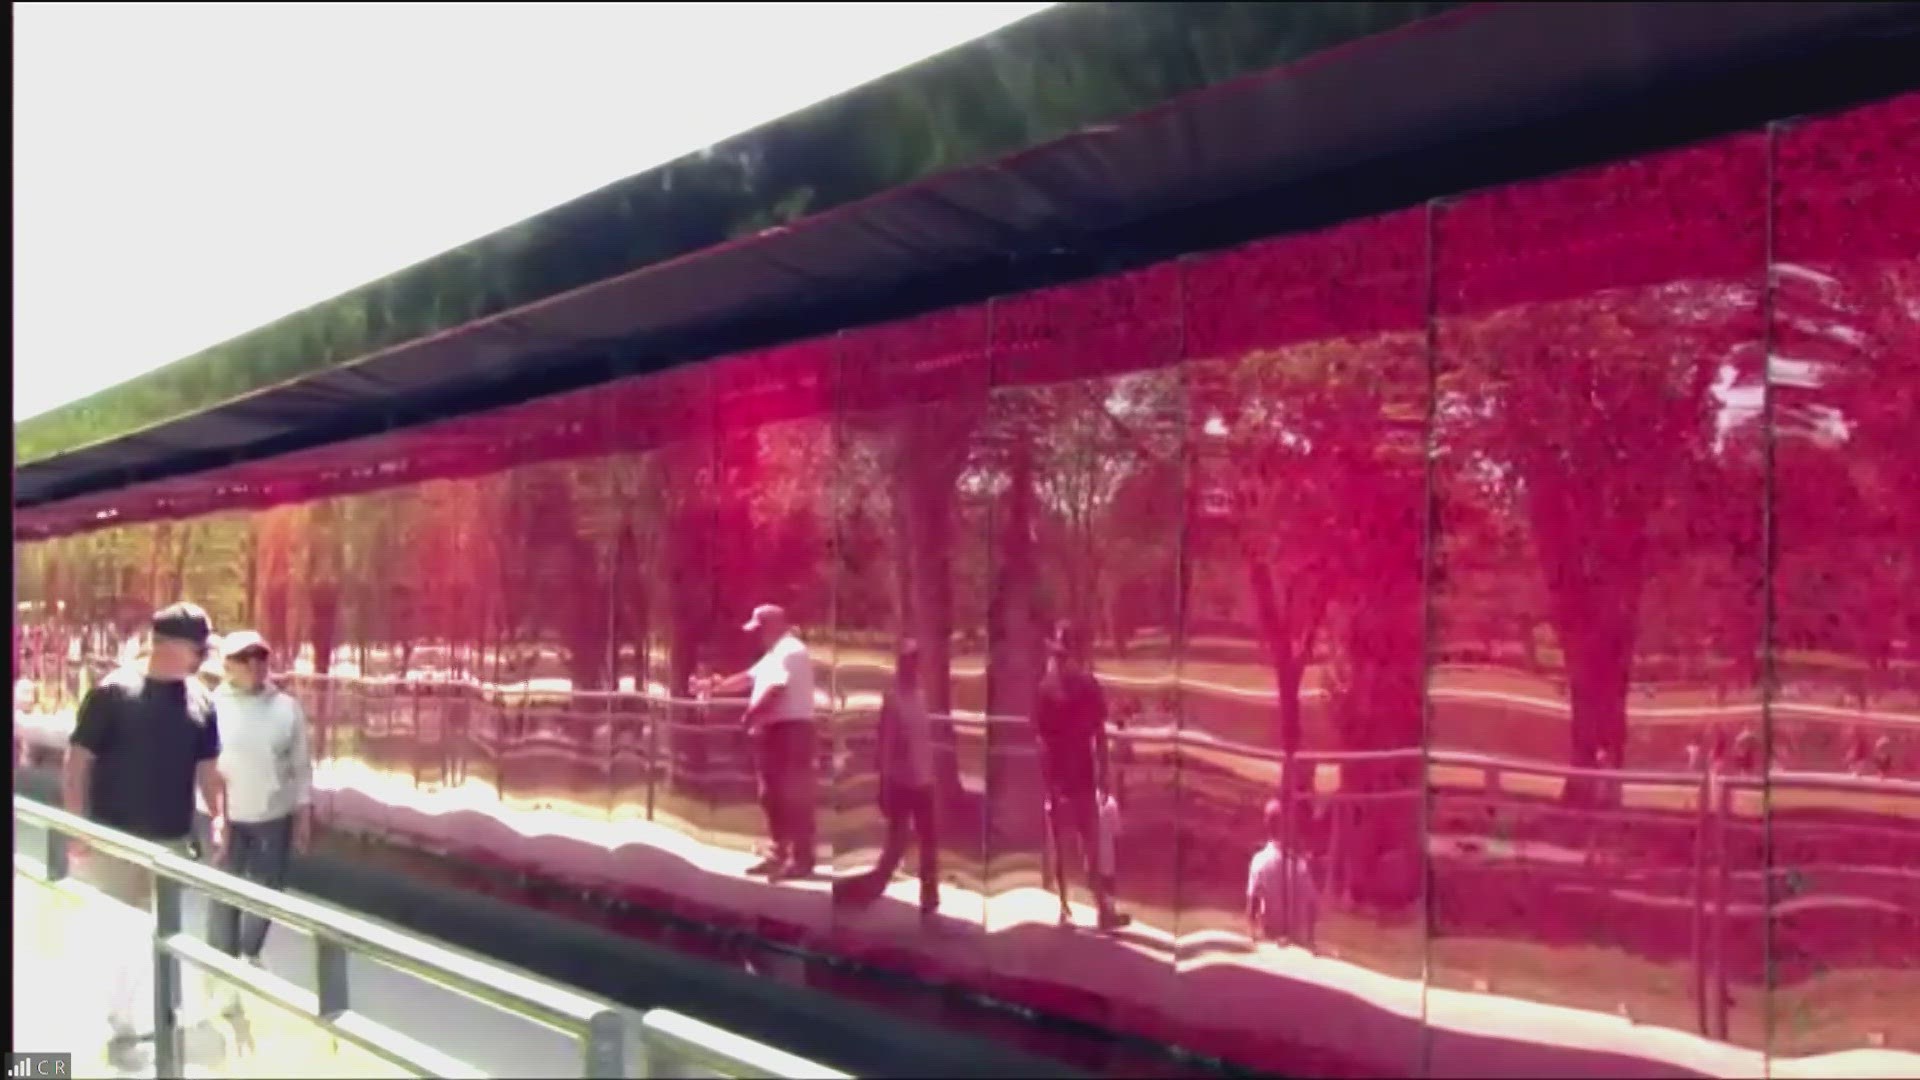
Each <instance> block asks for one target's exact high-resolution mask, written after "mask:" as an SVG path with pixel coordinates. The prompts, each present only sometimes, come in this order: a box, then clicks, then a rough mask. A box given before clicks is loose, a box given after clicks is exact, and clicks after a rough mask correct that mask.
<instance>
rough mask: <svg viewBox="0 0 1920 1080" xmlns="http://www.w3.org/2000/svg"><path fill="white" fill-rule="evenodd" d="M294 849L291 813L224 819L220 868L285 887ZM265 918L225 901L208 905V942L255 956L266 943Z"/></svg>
mask: <svg viewBox="0 0 1920 1080" xmlns="http://www.w3.org/2000/svg"><path fill="white" fill-rule="evenodd" d="M292 850H293V817H292V816H291V815H289V816H287V817H283V818H276V819H274V820H273V821H260V822H246V821H230V822H228V823H227V850H226V852H225V854H223V855H222V856H221V858H220V869H222V870H225V871H226V872H227V873H229V874H233V875H235V876H238V877H243V878H246V879H247V880H248V881H251V882H254V883H255V884H259V885H265V886H266V887H267V888H269V889H280V888H285V887H286V884H287V862H288V857H289V855H290V854H291V852H292ZM269 925H270V924H269V923H268V921H267V920H266V919H263V918H261V917H260V916H258V915H255V914H253V913H252V912H250V911H241V910H240V909H239V908H236V907H231V906H229V905H227V904H221V903H212V904H209V905H208V908H207V942H208V944H210V945H212V946H213V947H214V948H216V949H219V950H220V951H221V952H223V953H226V954H227V955H228V956H250V957H257V956H259V955H260V950H261V949H262V948H263V947H265V945H266V943H267V927H268V926H269Z"/></svg>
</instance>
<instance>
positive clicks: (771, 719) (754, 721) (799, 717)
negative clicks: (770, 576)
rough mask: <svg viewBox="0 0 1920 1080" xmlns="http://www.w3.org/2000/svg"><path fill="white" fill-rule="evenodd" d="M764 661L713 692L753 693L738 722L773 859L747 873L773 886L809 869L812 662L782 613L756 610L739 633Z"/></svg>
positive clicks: (775, 609) (811, 847) (811, 846)
mask: <svg viewBox="0 0 1920 1080" xmlns="http://www.w3.org/2000/svg"><path fill="white" fill-rule="evenodd" d="M744 629H745V630H746V631H747V633H750V634H755V635H758V636H759V638H760V642H761V645H762V646H763V647H764V648H765V649H766V653H765V654H764V655H762V656H761V657H760V659H759V660H758V661H757V662H756V663H755V664H754V665H753V667H751V668H749V669H747V670H746V671H743V672H741V673H740V674H738V675H732V676H729V677H727V678H726V679H723V680H721V681H720V683H719V684H718V685H716V686H714V687H713V689H712V692H713V693H715V694H720V695H728V694H737V693H739V692H740V691H741V690H744V689H748V688H751V691H752V692H751V694H750V696H749V698H748V702H747V713H746V716H744V717H743V718H742V722H743V723H744V724H745V725H746V726H747V730H748V732H749V733H751V735H752V737H753V739H754V743H755V747H756V750H757V753H758V758H759V772H760V806H761V809H762V810H763V811H764V812H765V813H766V815H767V833H768V839H769V840H771V841H772V851H770V852H768V854H767V857H766V858H765V859H763V860H762V861H761V862H760V864H759V865H757V866H754V867H753V868H752V869H750V870H748V871H747V872H748V873H751V874H765V875H767V876H768V877H770V878H773V879H775V880H778V879H781V878H788V877H806V876H808V875H810V874H812V873H813V869H814V857H815V853H814V844H813V794H814V792H813V768H814V763H813V758H814V732H813V658H812V657H811V656H809V655H808V654H807V646H806V643H804V642H802V641H801V640H800V637H799V635H797V634H795V633H794V632H793V628H792V624H790V623H789V622H788V621H787V613H786V611H785V609H783V608H779V607H776V606H774V605H772V604H762V605H760V606H759V607H757V608H754V609H753V617H752V618H750V619H748V620H747V624H746V626H745V627H744Z"/></svg>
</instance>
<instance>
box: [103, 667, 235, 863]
mask: <svg viewBox="0 0 1920 1080" xmlns="http://www.w3.org/2000/svg"><path fill="white" fill-rule="evenodd" d="M72 741H73V745H75V746H78V747H82V748H83V749H86V750H91V751H92V752H93V755H94V760H93V778H92V783H91V784H90V785H89V790H88V803H89V805H88V807H87V815H88V816H89V817H91V818H92V819H93V820H95V821H97V822H99V823H100V824H102V825H105V826H108V827H109V828H114V829H119V830H121V831H122V832H129V833H132V834H133V835H135V836H138V837H142V838H144V839H148V840H179V839H182V838H184V837H186V836H187V835H189V834H190V833H192V831H193V809H194V807H193V785H194V772H195V766H197V765H199V763H200V762H202V761H209V760H212V759H213V758H216V757H219V756H220V726H219V723H218V722H217V721H216V719H215V717H214V712H213V695H212V694H210V693H208V692H207V689H206V687H204V686H202V685H200V682H199V680H197V679H186V680H183V681H180V682H164V681H160V680H156V679H149V678H147V677H146V676H145V675H144V674H143V673H141V672H139V671H137V670H134V669H132V668H125V669H122V670H120V671H116V672H114V673H113V674H112V675H109V676H107V677H106V678H105V679H102V680H101V681H100V683H99V685H97V686H95V687H94V688H93V689H92V690H90V691H88V692H87V696H86V698H85V700H83V701H81V702H80V715H79V717H78V720H77V721H76V723H75V724H74V728H73V740H72Z"/></svg>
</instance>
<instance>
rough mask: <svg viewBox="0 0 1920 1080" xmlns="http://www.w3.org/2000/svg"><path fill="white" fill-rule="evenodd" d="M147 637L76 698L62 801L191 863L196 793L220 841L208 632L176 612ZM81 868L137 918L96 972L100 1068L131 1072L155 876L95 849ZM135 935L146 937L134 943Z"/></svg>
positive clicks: (113, 937) (196, 611)
mask: <svg viewBox="0 0 1920 1080" xmlns="http://www.w3.org/2000/svg"><path fill="white" fill-rule="evenodd" d="M152 632H153V646H152V649H151V651H150V652H149V653H148V655H147V657H146V659H145V662H144V663H143V664H140V665H137V666H129V667H123V668H120V669H119V670H117V671H114V672H112V673H111V674H109V675H108V676H107V677H106V678H104V679H102V680H101V681H100V682H99V683H97V684H96V685H95V686H94V687H93V688H92V689H91V690H89V691H88V692H87V695H86V697H85V698H84V699H82V700H81V702H80V708H79V712H78V715H77V717H76V719H75V723H74V729H73V734H72V736H71V737H70V738H69V740H68V744H67V756H66V766H65V769H64V771H63V773H62V776H61V798H62V802H63V803H64V804H65V806H66V809H67V810H68V812H70V813H73V814H78V815H81V816H83V817H86V818H88V819H90V820H92V821H94V822H97V823H98V824H101V825H104V826H106V827H108V828H111V829H117V830H119V831H121V832H124V833H130V834H132V835H133V836H136V837H139V838H140V839H142V840H147V841H151V842H153V843H156V844H160V845H162V846H164V847H166V848H168V849H169V850H171V851H173V852H175V853H177V854H180V855H185V856H190V855H191V853H192V835H193V823H194V790H195V788H196V787H198V789H199V792H200V795H201V798H202V799H203V800H204V801H205V803H206V808H207V812H208V815H209V817H210V818H211V820H212V832H211V839H212V844H213V848H214V850H215V851H216V852H217V851H218V850H220V848H221V847H222V846H223V845H224V843H225V832H226V796H225V790H224V785H223V784H222V783H221V780H220V772H219V768H218V766H217V761H218V759H219V756H220V725H219V721H218V716H217V713H216V706H215V704H214V701H213V696H212V695H211V694H209V693H208V692H207V691H206V688H205V687H203V686H201V685H200V682H199V681H198V680H197V679H196V678H195V677H194V676H195V673H196V672H197V671H198V670H199V667H200V664H201V662H202V661H203V660H204V659H205V658H206V654H207V639H208V638H209V637H210V636H211V635H212V632H213V626H212V624H211V622H209V620H208V619H207V613H206V612H204V611H202V610H201V609H200V608H199V607H198V606H196V605H193V604H189V603H178V604H173V605H171V606H169V607H166V608H163V609H161V610H160V611H158V612H156V613H155V614H154V616H153V619H152ZM76 854H79V853H78V852H76ZM79 862H80V865H79V866H78V867H77V868H76V876H77V877H79V878H80V880H81V881H83V882H85V883H87V884H89V885H92V886H93V887H94V888H95V889H97V890H99V891H100V892H101V893H103V894H105V895H106V896H108V897H111V898H112V899H114V900H117V901H119V902H120V903H122V904H125V905H127V907H128V908H131V909H132V911H133V913H134V914H136V915H137V916H140V917H136V918H134V919H132V920H130V921H129V923H128V926H127V929H128V931H129V932H128V933H127V934H126V935H124V936H122V935H120V934H117V933H109V934H106V935H103V936H102V938H101V940H100V941H99V943H98V944H99V946H100V947H101V948H102V949H103V950H104V955H103V956H101V957H100V959H99V961H98V963H99V964H100V965H101V966H102V967H103V968H105V969H106V970H104V971H103V974H104V975H105V976H106V982H107V999H108V1000H107V1024H108V1027H109V1029H110V1036H109V1039H108V1043H107V1054H108V1059H109V1061H110V1062H111V1063H112V1064H113V1065H114V1066H115V1067H116V1068H120V1069H123V1070H126V1069H137V1068H140V1067H141V1050H142V1048H143V1045H144V1044H147V1043H150V1042H151V1041H152V1039H153V1021H154V1014H153V1005H152V1002H153V997H152V994H151V992H150V991H151V988H150V987H147V986H146V984H147V983H148V982H150V980H151V978H152V974H153V947H152V943H151V941H150V938H151V935H152V932H153V923H152V919H151V910H150V909H151V896H152V892H151V889H152V884H151V876H150V875H149V873H148V872H147V871H145V870H143V869H141V868H139V867H137V866H133V865H131V864H129V863H126V862H122V861H120V860H118V859H115V858H112V857H110V856H107V855H106V854H104V853H102V852H88V853H85V855H84V857H82V858H81V859H80V860H79ZM136 928H138V929H140V930H141V931H142V932H140V933H138V934H137V935H136V934H135V933H133V931H134V930H135V929H136ZM143 988H146V989H148V991H149V992H148V993H145V994H143V993H142V992H141V991H142V989H143Z"/></svg>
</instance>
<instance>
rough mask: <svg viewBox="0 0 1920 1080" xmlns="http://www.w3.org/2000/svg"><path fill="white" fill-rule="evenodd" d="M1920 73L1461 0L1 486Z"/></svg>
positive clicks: (1814, 23) (1170, 251) (1225, 240)
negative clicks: (1398, 25)
mask: <svg viewBox="0 0 1920 1080" xmlns="http://www.w3.org/2000/svg"><path fill="white" fill-rule="evenodd" d="M1916 84H1920V3H1910V2H1902V3H1892V2H1887V3H1795V4H1781V3H1617V4H1612V3H1520V4H1486V5H1479V6H1475V7H1469V8H1463V9H1460V10H1458V11H1455V12H1453V13H1450V14H1447V15H1443V16H1440V17H1438V18H1435V19H1431V20H1428V21H1426V22H1423V23H1418V24H1415V25H1413V26H1409V27H1407V28H1405V29H1403V30H1401V31H1396V32H1393V33H1389V34H1384V35H1380V36H1378V37H1375V38H1370V39H1366V40H1363V41H1359V42H1355V43H1353V44H1351V45H1348V46H1344V47H1341V48H1337V49H1333V50H1330V51H1328V52H1326V53H1322V54H1319V55H1316V56H1314V57H1311V58H1309V59H1307V60H1305V61H1302V62H1300V63H1298V64H1294V65H1290V66H1287V67H1284V68H1280V69H1277V70H1274V71H1270V72H1265V73H1261V74H1259V75H1255V76H1250V77H1247V78H1242V79H1238V80H1235V81H1232V82H1228V83H1225V84H1222V85H1220V86H1217V87H1213V88H1210V89H1208V90H1203V91H1199V92H1196V93H1193V94H1189V95H1185V96H1183V97H1179V98H1175V99H1173V100H1172V101H1169V102H1167V103H1166V104H1164V105H1161V106H1159V107H1156V108H1155V109H1153V110H1150V111H1149V112H1147V113H1144V114H1142V115H1139V116H1135V117H1133V118H1131V119H1129V120H1127V121H1125V122H1123V123H1120V124H1114V125H1108V126H1104V127H1100V128H1097V129H1093V130H1088V131H1084V132H1081V133H1079V134H1076V135H1073V136H1070V137H1068V138H1065V139H1061V140H1058V141H1056V142H1053V143H1049V144H1046V145H1043V146H1040V147H1037V148H1034V149H1032V150H1028V151H1025V152H1023V153H1021V154H1018V155H1015V156H1014V157H1012V158H1009V159H1006V160H1002V161H999V162H995V163H992V164H988V165H982V166H978V167H972V168H966V169H960V170H957V171H954V172H950V173H946V174H942V175H940V176H937V177H933V178H930V179H928V180H924V181H920V182H917V183H914V184H910V185H907V186H904V187H901V188H897V189H895V190H893V191H890V192H887V193H885V194H882V195H879V196H876V197H874V198H871V199H868V200H865V201H862V202H858V203H855V204H852V205H848V206H845V207H841V208H839V209H836V210H832V211H829V212H825V213H822V214H819V215H817V216H815V217H812V218H806V219H803V220H801V221H799V222H797V223H795V224H793V225H791V226H788V227H782V228H778V229H773V230H769V231H766V232H763V233H760V234H758V235H755V236H752V237H749V238H746V239H743V240H739V241H736V242H732V243H728V244H723V245H719V246H716V247H712V248H707V249H704V250H701V251H698V252H695V253H693V254H691V255H687V256H683V257H681V258H678V259H674V260H671V261H668V262H665V263H660V264H656V265H653V266H649V267H646V268H644V269H641V270H637V271H634V272H631V273H628V274H624V275H620V276H618V277H613V278H609V279H607V280H604V281H601V282H598V283H596V284H593V285H589V286H586V287H583V288H580V289H577V290H574V291H572V292H569V293H564V294H562V295H559V296H556V297H553V298H551V299H548V300H544V301H540V302H538V303H534V304H530V305H527V306H525V307H522V308H519V309H516V310H514V311H510V312H507V313H505V314H502V315H499V316H494V317H490V318H487V319H482V320H479V321H476V322H473V323H469V324H467V325H465V326H462V327H460V328H458V329H455V330H451V331H447V332H444V333H441V334H437V335H433V336H430V337H426V338H422V339H419V340H416V341H413V342H409V343H406V344H404V345H400V346H396V347H394V348H391V349H388V350H385V351H382V352H379V353H375V354H373V355H371V356H368V357H365V358H363V359H360V360H357V361H354V362H352V363H349V364H347V365H345V366H342V367H338V368H334V369H331V370H328V371H325V372H322V373H319V374H316V375H313V376H311V377H308V378H305V379H302V380H300V381H298V382H295V383H289V384H285V385H282V386H277V387H273V388H270V389H267V390H263V391H260V392H257V393H254V394H252V395H249V396H247V397H245V398H242V399H239V400H237V401H233V402H230V403H228V404H225V405H221V406H219V407H216V408H213V409H209V410H207V411H205V412H202V413H199V414H196V415H193V416H190V417H184V418H181V419H178V420H175V421H171V422H168V423H165V424H161V425H156V426H155V427H152V428H149V429H146V430H144V431H141V432H138V433H136V434H133V435H129V436H127V437H124V438H121V439H116V440H113V441H110V442H106V443H101V444H96V445H92V446H88V447H83V448H81V449H77V450H74V451H70V452H67V453H63V454H59V455H56V456H53V457H50V458H46V459H42V460H40V461H36V462H34V463H32V464H31V465H28V466H26V467H24V468H21V469H19V470H17V471H16V473H15V476H14V500H15V506H16V507H27V506H33V505H36V504H44V503H49V502H54V501H58V500H62V499H68V498H72V497H74V496H77V495H82V494H86V493H88V492H94V491H101V490H105V489H110V488H116V487H123V486H126V485H128V484H133V483H139V482H143V481H148V480H156V479H161V478H164V477H169V476H180V475H183V474H187V473H191V472H196V471H201V470H205V469H208V468H214V467H218V466H222V465H228V464H231V463H234V462H236V461H242V460H247V459H251V458H259V457H263V456H269V455H273V454H279V453H285V452H288V451H292V450H296V449H301V448H304V447H311V446H317V445H323V444H326V443H330V442H337V441H339V440H342V439H348V438H354V437H357V436H361V435H367V434H371V433H375V432H379V431H383V430H388V429H391V428H393V427H395V426H400V425H410V424H414V423H419V422H422V421H425V420H429V419H434V418H438V417H445V416H452V415H459V414H461V413H465V412H472V411H475V410H479V409H485V408H490V407H494V406H498V405H501V404H504V403H508V402H512V401H518V400H524V399H527V398H530V397H536V396H540V395H544V394H549V393H555V392H559V391H563V390H567V389H573V388H577V387H581V386H587V385H591V384H593V383H595V382H599V381H604V380H607V379H610V378H615V377H618V376H620V375H623V374H628V373H632V372H636V371H643V370H653V369H658V368H661V367H666V366H670V365H673V364H676V363H683V362H688V361H692V360H697V359H701V358H704V357H710V356H715V355H721V354H724V353H727V352H731V351H736V350H741V349H747V348H756V347H761V346H766V345H771V344H775V343H778V342H781V341H787V340H793V339H796V338H799V337H803V336H807V335H811V334H817V333H823V332H827V331H830V330H834V329H838V328H843V327H848V326H854V325H861V324H866V323H871V322H876V321H881V320H885V319H892V318H900V317H904V316H907V315H911V314H914V313H917V312H920V311H925V310H929V309H932V308H935V307H941V306H947V305H951V304H956V303H964V302H967V301H970V300H975V299H978V298H981V297H984V296H989V295H995V294H1000V293H1006V292H1009V291H1015V290H1019V289H1023V288H1028V287H1033V286H1036V285H1041V284H1048V283H1054V282H1059V281H1063V280H1070V279H1073V278H1077V277H1084V276H1087V275H1091V274H1096V273H1101V272H1106V271H1111V270H1115V269H1119V268H1123V267H1126V266H1132V265H1139V264H1141V263H1144V262H1148V261H1152V260H1154V259H1160V258H1165V257H1168V256H1171V255H1175V254H1179V253H1182V252H1186V251H1193V250H1199V249H1204V248H1208V247H1216V246H1220V245H1224V244H1229V243H1234V242H1239V241H1243V240H1246V239H1250V238H1252V237H1255V236H1259V235H1265V234H1272V233H1279V232H1285V231H1289V230H1296V229H1303V228H1310V227H1315V226H1320V225H1324V224H1327V223H1329V222H1332V221H1336V220H1341V219H1344V218H1350V217H1355V216H1359V215H1363V214H1367V213H1371V212H1376V211H1379V210H1384V209H1389V208H1393V207H1398V206H1406V205H1411V204H1415V203H1418V202H1420V201H1421V200H1423V199H1427V198H1431V197H1436V196H1443V195H1448V194H1453V193H1457V192H1460V191H1463V190H1469V189H1472V188H1475V187H1480V186H1484V185H1487V184H1492V183H1498V182H1504V181H1510V180H1515V179H1520V178H1524V177H1528V176H1537V175H1542V174H1545V173H1550V172H1554V171H1559V170H1562V169H1566V168H1570V167H1574V166H1577V165H1581V164H1587V163H1590V162H1594V161H1601V160H1607V159H1610V158H1614V157H1618V156H1621V155H1624V154H1627V153H1631V152H1635V151H1640V150H1647V149H1652V148H1656V147H1660V146H1666V145H1673V144H1677V143H1681V142H1685V141H1690V140H1694V139H1699V138H1703V137H1706V136H1710V135H1713V134H1717V133H1720V132H1724V131H1730V130H1737V129H1740V128H1743V127H1751V126H1753V125H1755V124H1758V123H1761V122H1764V121H1766V120H1769V119H1773V118H1778V117H1784V116H1790V115H1794V114H1798V113H1805V112H1813V111H1820V110H1824V109H1830V108H1836V107H1840V106H1843V105H1847V104H1852V103H1855V102H1858V101H1861V100H1866V99H1870V98H1874V97H1880V96H1885V95H1887V94H1889V93H1892V92H1895V91H1897V90H1901V89H1906V88H1909V87H1911V86H1913V85H1916Z"/></svg>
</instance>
